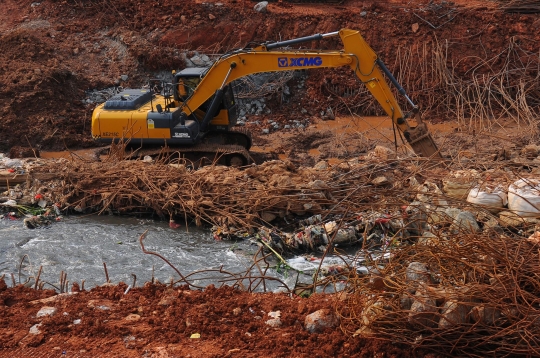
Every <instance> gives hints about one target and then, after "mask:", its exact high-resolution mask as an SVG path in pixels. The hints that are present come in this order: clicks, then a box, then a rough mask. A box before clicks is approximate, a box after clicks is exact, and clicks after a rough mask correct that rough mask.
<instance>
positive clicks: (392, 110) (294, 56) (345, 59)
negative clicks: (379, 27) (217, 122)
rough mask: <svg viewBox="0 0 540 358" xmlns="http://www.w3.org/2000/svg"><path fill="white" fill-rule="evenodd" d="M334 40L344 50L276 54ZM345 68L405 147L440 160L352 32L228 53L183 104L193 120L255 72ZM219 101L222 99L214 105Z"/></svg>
mask: <svg viewBox="0 0 540 358" xmlns="http://www.w3.org/2000/svg"><path fill="white" fill-rule="evenodd" d="M333 36H340V37H341V40H342V42H343V45H344V49H343V50H339V51H307V50H305V51H304V50H288V49H286V50H278V49H279V48H283V47H288V46H292V45H296V44H299V43H303V42H309V41H314V40H320V39H323V38H326V37H333ZM343 66H349V67H350V68H351V69H352V70H353V72H354V74H355V75H356V76H357V77H358V79H359V80H360V81H361V82H362V83H364V84H365V85H366V87H367V89H368V90H369V91H370V92H371V93H372V95H373V96H374V97H375V99H376V100H377V101H378V102H379V104H380V105H381V107H382V108H383V109H384V111H385V112H386V114H387V115H388V116H389V117H390V118H391V119H392V121H393V123H394V124H395V125H396V127H397V128H398V129H399V130H400V131H401V132H402V133H403V134H404V136H405V138H406V140H407V142H408V143H409V145H410V146H411V147H412V149H413V151H414V152H415V153H416V154H417V155H419V156H423V157H440V153H439V150H438V148H437V146H436V144H435V142H434V141H433V138H432V137H431V135H430V133H429V131H428V129H427V126H426V124H425V123H423V122H422V121H421V119H420V116H419V113H418V107H417V106H416V105H415V104H414V103H413V102H412V100H411V99H410V98H409V97H408V96H407V94H406V92H405V90H404V89H403V87H401V85H399V83H398V82H397V80H396V79H395V78H394V77H393V75H392V74H391V73H390V71H389V70H388V69H387V68H386V66H385V65H384V63H383V62H382V60H381V59H380V58H379V57H378V56H377V54H376V53H375V51H373V49H372V48H371V47H370V46H369V45H368V43H367V42H366V41H365V40H364V38H363V37H362V36H361V35H360V33H359V32H358V31H355V30H350V29H342V30H340V31H336V32H331V33H328V34H317V35H313V36H307V37H303V38H299V39H293V40H288V41H283V42H277V43H271V44H265V45H261V46H259V47H257V48H254V49H249V50H245V49H242V50H237V51H234V52H232V53H229V54H226V55H224V56H222V57H221V58H220V59H219V60H217V61H216V62H215V63H214V64H213V65H212V67H210V69H209V70H208V71H207V72H206V74H205V75H204V77H203V78H202V80H201V82H200V84H199V85H198V86H197V88H196V89H195V91H194V93H193V95H192V96H191V97H190V98H188V99H187V100H186V101H185V102H184V103H183V105H181V106H182V110H183V111H184V112H185V113H186V114H187V115H189V114H190V113H191V109H193V108H199V107H200V106H201V105H202V104H203V103H204V102H206V101H207V100H208V99H209V98H211V97H212V96H215V98H216V99H219V89H220V88H223V87H224V86H225V85H226V84H228V83H230V82H232V81H234V80H236V79H238V78H241V77H244V76H247V75H251V74H254V73H261V72H273V71H291V70H302V69H311V68H332V67H343ZM383 73H384V74H385V75H386V76H387V77H388V78H389V80H390V81H391V82H392V83H393V84H394V85H395V86H396V88H397V90H398V92H399V93H400V94H401V95H403V96H404V97H405V98H406V100H407V101H408V102H409V104H410V105H411V106H412V107H413V109H412V111H411V113H412V114H413V115H415V116H416V122H417V123H418V125H417V126H415V127H412V126H411V125H410V124H409V121H408V120H407V117H406V116H405V114H404V113H403V111H402V110H401V108H400V106H399V104H398V102H397V100H396V98H395V97H394V95H393V94H392V91H391V89H390V87H389V86H388V84H387V83H386V81H385V79H384V76H383ZM217 102H218V100H216V103H217ZM209 120H210V118H209ZM203 125H204V124H203Z"/></svg>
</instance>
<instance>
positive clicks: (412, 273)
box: [405, 262, 431, 283]
mask: <svg viewBox="0 0 540 358" xmlns="http://www.w3.org/2000/svg"><path fill="white" fill-rule="evenodd" d="M405 276H406V279H407V281H408V282H414V283H420V282H423V283H430V282H431V274H430V272H429V270H428V268H427V266H426V264H424V263H422V262H411V263H410V264H409V266H407V270H406V271H405Z"/></svg>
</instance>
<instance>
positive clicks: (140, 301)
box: [0, 280, 434, 357]
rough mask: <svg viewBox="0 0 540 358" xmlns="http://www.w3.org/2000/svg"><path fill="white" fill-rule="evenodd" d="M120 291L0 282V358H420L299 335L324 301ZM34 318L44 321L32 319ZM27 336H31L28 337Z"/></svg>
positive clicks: (336, 335) (155, 288) (336, 337)
mask: <svg viewBox="0 0 540 358" xmlns="http://www.w3.org/2000/svg"><path fill="white" fill-rule="evenodd" d="M77 288H78V287H77V286H75V290H77ZM126 289H127V285H126V284H123V283H122V284H120V285H118V286H111V287H98V288H95V289H93V290H91V291H84V292H79V293H77V294H73V295H69V296H66V295H64V296H63V297H62V296H52V295H53V291H38V290H33V289H29V288H24V287H23V286H18V287H16V288H10V289H6V287H5V284H4V281H2V280H0V333H1V334H0V337H1V338H0V348H1V351H0V356H2V357H7V356H17V357H30V356H34V357H41V356H42V354H43V353H45V352H49V353H51V352H53V353H54V352H56V353H57V354H58V355H61V354H66V355H67V356H74V357H141V356H142V357H328V356H340V357H373V356H374V355H375V354H377V353H380V352H384V354H385V356H386V357H411V356H418V357H425V356H426V355H425V354H422V353H416V354H413V353H412V351H411V350H409V349H402V348H400V347H398V346H397V345H393V344H391V343H383V342H375V341H372V340H369V339H359V338H347V337H346V336H344V335H343V334H342V333H341V332H340V331H336V330H335V329H332V328H330V329H322V330H321V331H319V332H316V333H309V332H308V331H307V330H306V329H305V328H304V323H305V319H306V316H307V315H309V314H311V313H313V312H316V311H317V310H320V309H326V310H327V312H329V311H331V310H333V304H334V298H333V297H328V296H326V295H314V296H312V297H310V298H309V299H299V298H296V299H295V298H289V297H288V296H286V295H280V294H252V293H247V292H240V291H237V290H233V289H231V288H227V287H224V288H220V289H216V288H214V287H213V286H210V287H208V288H206V290H204V291H194V290H189V289H188V288H186V287H181V288H178V287H176V288H174V289H171V288H168V287H167V286H166V285H162V284H156V285H152V284H145V285H144V287H139V288H135V289H132V290H130V291H129V292H128V293H125V291H126ZM47 297H50V299H48V300H47V299H46V298H47ZM55 297H56V299H54V298H55ZM44 307H49V308H48V309H49V311H47V309H45V310H43V308H44ZM40 311H41V312H43V313H44V312H49V313H50V312H52V311H54V313H53V314H52V315H43V316H41V317H39V316H40V315H41V314H38V312H40ZM278 311H279V312H280V313H279V316H280V318H279V320H277V321H279V322H280V323H279V324H277V323H275V322H276V321H273V323H268V321H271V320H272V319H273V318H272V316H271V315H269V313H271V312H278ZM272 315H276V314H272ZM274 320H275V319H274ZM29 327H35V328H34V329H33V330H31V331H32V333H29ZM197 334H199V336H197ZM49 353H47V354H49ZM430 357H434V356H433V355H430Z"/></svg>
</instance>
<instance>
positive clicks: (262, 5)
mask: <svg viewBox="0 0 540 358" xmlns="http://www.w3.org/2000/svg"><path fill="white" fill-rule="evenodd" d="M267 7H268V1H261V2H260V3H258V4H257V5H255V6H254V7H253V10H255V11H257V12H260V13H263V14H264V13H266V12H267V11H268V9H267Z"/></svg>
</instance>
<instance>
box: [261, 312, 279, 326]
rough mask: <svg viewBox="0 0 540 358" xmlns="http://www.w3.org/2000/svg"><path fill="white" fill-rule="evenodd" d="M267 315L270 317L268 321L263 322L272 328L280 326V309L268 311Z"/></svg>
mask: <svg viewBox="0 0 540 358" xmlns="http://www.w3.org/2000/svg"><path fill="white" fill-rule="evenodd" d="M268 316H270V317H272V318H271V319H269V320H268V321H266V322H264V323H266V324H267V325H269V326H270V327H272V328H278V327H281V318H280V317H281V311H275V312H268Z"/></svg>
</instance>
